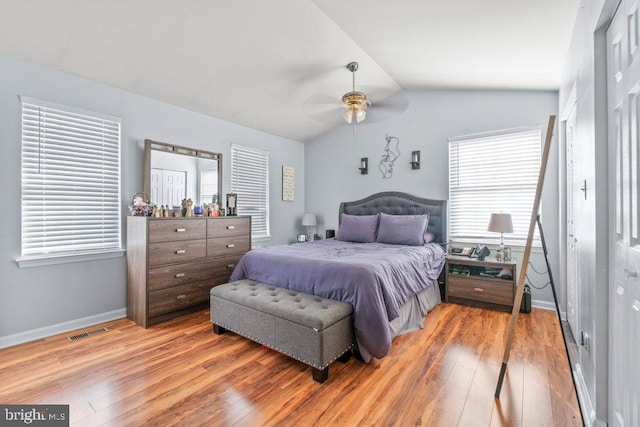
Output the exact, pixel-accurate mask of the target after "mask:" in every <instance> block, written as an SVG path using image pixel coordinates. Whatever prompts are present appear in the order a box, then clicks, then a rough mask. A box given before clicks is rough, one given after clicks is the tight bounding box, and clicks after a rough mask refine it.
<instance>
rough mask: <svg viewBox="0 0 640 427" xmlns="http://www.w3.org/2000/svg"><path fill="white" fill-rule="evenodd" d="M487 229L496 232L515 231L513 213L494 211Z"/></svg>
mask: <svg viewBox="0 0 640 427" xmlns="http://www.w3.org/2000/svg"><path fill="white" fill-rule="evenodd" d="M487 231H493V232H495V233H513V222H511V214H508V213H493V214H491V219H490V220H489V227H487Z"/></svg>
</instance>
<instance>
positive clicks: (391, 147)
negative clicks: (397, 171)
mask: <svg viewBox="0 0 640 427" xmlns="http://www.w3.org/2000/svg"><path fill="white" fill-rule="evenodd" d="M385 139H386V140H387V144H386V145H385V146H384V154H382V157H381V158H380V163H379V164H378V169H380V172H382V179H387V178H391V177H392V176H393V165H394V164H395V161H396V160H397V159H398V157H400V140H399V139H398V138H397V137H395V136H389V134H387V136H385Z"/></svg>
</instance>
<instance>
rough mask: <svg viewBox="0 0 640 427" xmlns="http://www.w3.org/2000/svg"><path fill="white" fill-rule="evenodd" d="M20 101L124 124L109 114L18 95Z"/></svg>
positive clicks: (120, 119)
mask: <svg viewBox="0 0 640 427" xmlns="http://www.w3.org/2000/svg"><path fill="white" fill-rule="evenodd" d="M18 99H19V100H20V103H21V104H30V105H39V106H41V107H45V108H53V109H56V110H65V111H69V112H71V113H74V114H80V115H82V116H88V117H95V118H98V119H102V120H109V121H112V122H116V123H120V124H122V118H121V117H116V116H111V115H109V114H104V113H96V112H94V111H89V110H83V109H82V108H76V107H69V106H66V105H62V104H56V103H55V102H49V101H43V100H41V99H37V98H31V97H28V96H24V95H18Z"/></svg>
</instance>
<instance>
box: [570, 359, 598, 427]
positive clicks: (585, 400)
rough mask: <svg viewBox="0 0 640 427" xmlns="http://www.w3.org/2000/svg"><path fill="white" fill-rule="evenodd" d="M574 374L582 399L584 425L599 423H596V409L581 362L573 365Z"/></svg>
mask: <svg viewBox="0 0 640 427" xmlns="http://www.w3.org/2000/svg"><path fill="white" fill-rule="evenodd" d="M573 376H574V378H575V380H576V381H575V383H576V392H577V393H578V400H579V401H580V410H581V411H582V417H583V419H584V425H586V426H596V425H599V424H596V411H595V409H593V402H591V396H589V391H588V390H587V383H585V382H584V376H583V375H582V370H581V369H580V364H579V363H576V364H575V365H574V367H573Z"/></svg>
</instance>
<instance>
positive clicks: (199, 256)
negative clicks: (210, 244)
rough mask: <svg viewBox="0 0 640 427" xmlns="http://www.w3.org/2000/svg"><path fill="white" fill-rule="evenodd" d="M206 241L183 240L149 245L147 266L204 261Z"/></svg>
mask: <svg viewBox="0 0 640 427" xmlns="http://www.w3.org/2000/svg"><path fill="white" fill-rule="evenodd" d="M206 256H207V240H206V239H202V240H185V241H182V242H163V243H150V244H149V266H150V267H155V266H158V265H164V264H175V263H180V262H189V261H200V260H205V259H206Z"/></svg>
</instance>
